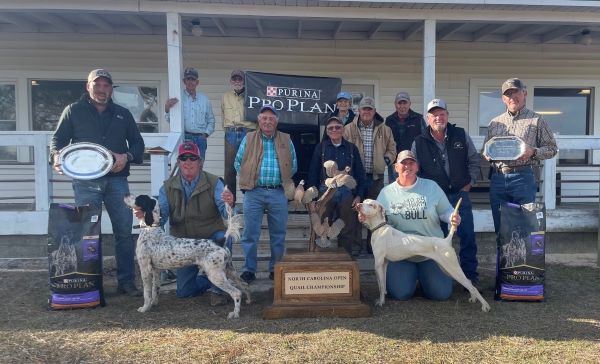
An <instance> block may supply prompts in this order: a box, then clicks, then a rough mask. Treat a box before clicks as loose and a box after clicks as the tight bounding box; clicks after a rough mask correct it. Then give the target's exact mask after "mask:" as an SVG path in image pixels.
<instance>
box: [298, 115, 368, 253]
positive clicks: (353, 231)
mask: <svg viewBox="0 0 600 364" xmlns="http://www.w3.org/2000/svg"><path fill="white" fill-rule="evenodd" d="M325 132H326V133H327V137H326V138H323V141H322V142H321V143H319V144H317V146H316V147H315V150H314V152H313V156H312V159H311V161H310V167H309V170H308V179H307V180H306V187H307V188H309V187H313V186H315V187H317V188H318V189H319V192H320V193H323V192H325V190H326V189H327V187H325V179H327V175H326V173H325V168H324V167H323V163H324V162H326V161H328V160H332V161H335V162H336V163H337V166H338V170H340V171H341V170H343V169H344V168H345V167H350V174H351V175H352V177H354V179H355V180H356V188H355V189H354V190H350V189H349V188H347V187H346V186H342V187H339V188H338V189H337V190H336V191H335V195H334V196H333V197H332V199H331V200H330V201H329V203H328V207H327V210H326V212H325V214H326V215H327V216H328V217H330V218H331V222H333V221H335V220H336V219H337V218H340V219H342V221H344V228H343V229H342V231H341V232H340V234H339V236H338V242H339V245H340V246H341V247H343V248H345V249H346V251H347V252H348V254H353V255H355V256H357V255H358V254H359V252H360V249H361V240H362V238H361V231H362V227H361V225H360V223H359V222H358V215H357V214H356V211H354V210H353V209H352V207H354V205H356V204H357V203H358V202H360V201H361V199H364V197H365V192H366V190H365V171H364V168H363V164H362V161H361V159H360V153H359V152H358V149H357V148H356V145H354V144H352V143H350V142H348V141H347V140H345V139H344V137H343V136H344V125H343V124H342V120H341V119H340V118H339V117H337V116H331V117H329V119H327V121H326V123H325ZM353 247H354V248H355V249H354V251H353V249H352V248H353Z"/></svg>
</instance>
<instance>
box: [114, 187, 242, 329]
mask: <svg viewBox="0 0 600 364" xmlns="http://www.w3.org/2000/svg"><path fill="white" fill-rule="evenodd" d="M125 204H126V205H127V206H129V207H130V208H132V209H134V208H140V209H142V211H144V218H143V219H140V220H139V222H140V229H141V230H140V236H139V237H138V240H137V246H136V249H135V254H136V256H137V260H138V264H139V266H140V272H141V276H142V282H143V284H144V305H143V306H142V307H140V308H138V311H139V312H146V311H148V310H149V309H150V307H151V306H153V305H156V304H157V303H158V290H159V287H160V271H161V270H164V269H176V268H181V267H185V266H189V265H192V264H195V265H197V266H198V269H199V270H200V271H204V272H205V273H206V276H207V277H208V279H209V280H210V281H211V282H212V283H213V284H214V285H215V286H217V287H219V288H220V289H222V290H223V291H225V292H227V293H228V294H229V295H230V296H231V298H233V302H234V309H233V311H232V312H230V313H229V315H228V318H238V317H239V315H240V301H241V298H242V294H241V292H240V289H241V290H243V291H244V293H245V294H246V302H247V303H250V302H251V299H250V292H249V290H248V285H247V284H245V283H242V282H241V281H240V279H239V277H238V275H237V273H236V271H235V268H234V267H233V264H232V262H231V252H230V251H229V249H227V248H221V247H220V246H218V245H217V244H215V243H214V242H213V241H212V240H210V239H184V238H176V237H174V236H170V235H167V234H166V233H165V232H164V231H163V229H162V228H161V227H160V226H159V224H158V222H159V220H160V208H159V205H158V201H156V199H154V198H151V197H149V196H146V195H140V196H137V197H135V196H133V195H128V196H125ZM240 216H241V215H240ZM236 217H237V215H236ZM234 220H235V221H234ZM240 226H241V224H240V223H239V219H235V217H233V218H232V217H231V216H230V217H229V220H228V229H227V232H226V233H225V237H228V236H232V238H233V239H234V240H239V236H240V234H239V230H240ZM234 243H235V241H234ZM232 281H233V282H234V283H235V285H234V284H232ZM236 286H237V287H239V289H238V288H237V287H236Z"/></svg>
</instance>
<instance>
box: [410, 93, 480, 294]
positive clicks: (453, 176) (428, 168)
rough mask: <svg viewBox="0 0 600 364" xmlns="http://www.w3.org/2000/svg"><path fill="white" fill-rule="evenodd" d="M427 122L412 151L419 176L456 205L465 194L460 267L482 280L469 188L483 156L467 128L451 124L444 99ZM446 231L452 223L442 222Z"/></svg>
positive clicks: (436, 101) (475, 280)
mask: <svg viewBox="0 0 600 364" xmlns="http://www.w3.org/2000/svg"><path fill="white" fill-rule="evenodd" d="M427 123H428V124H429V125H428V126H427V128H426V129H425V131H424V132H423V134H421V135H419V136H417V137H416V138H415V141H414V143H413V145H412V152H413V154H414V155H415V156H416V157H417V160H418V161H419V166H420V168H419V173H418V175H419V177H422V178H427V179H430V180H433V181H435V182H436V183H437V184H438V186H440V188H441V189H442V191H444V193H445V194H446V197H448V201H450V203H451V204H452V205H453V206H456V203H457V202H458V200H459V199H461V198H462V203H461V205H460V209H459V214H460V217H461V218H462V223H461V224H460V226H458V229H457V235H458V236H459V237H460V251H459V257H460V267H461V268H462V270H463V272H464V273H465V275H466V276H467V278H469V279H470V280H471V282H472V283H473V284H477V283H478V282H479V274H478V273H477V243H476V241H475V227H474V224H473V206H472V204H471V199H470V198H469V191H470V190H471V187H472V186H473V185H475V183H476V181H477V178H478V177H479V175H480V173H481V158H480V157H479V153H478V152H477V149H475V145H474V144H473V140H471V137H470V136H469V134H467V133H466V132H465V130H464V129H463V128H460V127H457V126H455V125H453V124H448V107H447V106H446V102H445V101H444V100H442V99H433V100H431V102H429V104H428V105H427ZM441 227H442V230H444V235H447V233H448V226H447V225H446V224H441Z"/></svg>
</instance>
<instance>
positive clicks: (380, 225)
mask: <svg viewBox="0 0 600 364" xmlns="http://www.w3.org/2000/svg"><path fill="white" fill-rule="evenodd" d="M386 224H387V222H385V221H384V222H382V223H381V224H379V225H377V226H375V227H374V228H372V229H370V230H371V232H373V231H375V230H377V229H379V228H380V227H383V226H385V225H386Z"/></svg>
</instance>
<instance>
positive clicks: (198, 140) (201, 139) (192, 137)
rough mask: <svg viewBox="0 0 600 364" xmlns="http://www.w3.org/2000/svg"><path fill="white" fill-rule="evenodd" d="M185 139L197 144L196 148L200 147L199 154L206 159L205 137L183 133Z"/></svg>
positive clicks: (206, 144)
mask: <svg viewBox="0 0 600 364" xmlns="http://www.w3.org/2000/svg"><path fill="white" fill-rule="evenodd" d="M185 140H189V141H192V142H194V143H195V144H196V145H197V146H198V149H200V155H201V156H202V159H206V148H207V146H208V143H207V142H206V138H205V137H204V136H202V135H192V134H188V133H185Z"/></svg>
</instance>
